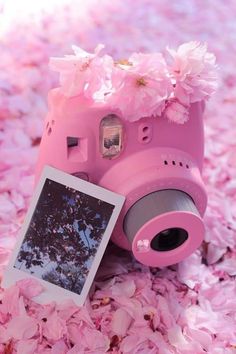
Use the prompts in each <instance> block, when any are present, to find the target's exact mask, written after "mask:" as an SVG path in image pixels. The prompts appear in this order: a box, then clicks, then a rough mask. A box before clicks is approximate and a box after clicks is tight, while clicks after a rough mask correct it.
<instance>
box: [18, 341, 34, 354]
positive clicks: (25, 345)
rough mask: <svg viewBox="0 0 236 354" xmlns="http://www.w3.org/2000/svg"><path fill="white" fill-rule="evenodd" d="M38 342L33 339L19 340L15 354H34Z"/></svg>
mask: <svg viewBox="0 0 236 354" xmlns="http://www.w3.org/2000/svg"><path fill="white" fill-rule="evenodd" d="M37 346H38V341H37V340H35V339H28V340H20V341H19V342H18V343H17V352H16V353H17V354H35V353H36V349H37Z"/></svg>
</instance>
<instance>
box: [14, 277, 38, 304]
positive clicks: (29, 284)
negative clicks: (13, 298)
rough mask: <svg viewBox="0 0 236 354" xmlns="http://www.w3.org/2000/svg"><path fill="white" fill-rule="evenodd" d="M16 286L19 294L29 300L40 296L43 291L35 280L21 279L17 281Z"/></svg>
mask: <svg viewBox="0 0 236 354" xmlns="http://www.w3.org/2000/svg"><path fill="white" fill-rule="evenodd" d="M16 285H17V286H18V287H19V289H20V294H21V295H23V296H24V297H26V298H28V299H31V298H32V297H34V296H37V295H39V294H41V292H42V291H43V286H42V284H41V283H40V282H39V281H37V280H36V279H23V280H18V281H17V282H16Z"/></svg>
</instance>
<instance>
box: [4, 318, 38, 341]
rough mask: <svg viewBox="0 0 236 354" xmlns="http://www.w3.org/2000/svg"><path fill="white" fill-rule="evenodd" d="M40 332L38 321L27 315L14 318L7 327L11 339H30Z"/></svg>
mask: <svg viewBox="0 0 236 354" xmlns="http://www.w3.org/2000/svg"><path fill="white" fill-rule="evenodd" d="M37 331H38V322H37V320H36V319H34V318H31V317H29V316H26V315H22V316H15V317H13V318H12V319H11V320H10V322H9V323H8V326H7V333H8V336H9V339H10V338H12V337H13V338H15V339H30V338H32V337H34V335H35V334H36V333H37Z"/></svg>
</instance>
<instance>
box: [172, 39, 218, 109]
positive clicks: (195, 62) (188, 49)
mask: <svg viewBox="0 0 236 354" xmlns="http://www.w3.org/2000/svg"><path fill="white" fill-rule="evenodd" d="M168 51H169V53H170V55H171V56H172V58H173V64H172V65H171V67H170V72H171V74H172V77H173V83H174V85H175V90H174V96H175V97H176V98H177V99H178V100H179V101H180V102H181V103H182V104H185V105H189V104H190V103H194V102H198V101H201V100H204V99H208V98H209V97H210V96H211V95H212V94H213V93H214V92H215V90H216V88H217V75H216V73H217V71H216V63H215V61H216V58H215V55H214V54H212V53H209V52H208V51H207V45H206V44H202V43H200V42H188V43H184V44H182V45H180V46H179V47H178V49H177V50H173V49H168Z"/></svg>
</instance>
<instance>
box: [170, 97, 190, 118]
mask: <svg viewBox="0 0 236 354" xmlns="http://www.w3.org/2000/svg"><path fill="white" fill-rule="evenodd" d="M165 116H166V117H167V118H168V119H169V120H170V121H171V122H175V123H178V124H184V123H185V122H187V120H188V118H189V109H188V107H185V106H184V105H183V104H182V103H180V102H179V101H178V100H177V99H172V100H171V101H169V102H168V103H167V107H166V109H165Z"/></svg>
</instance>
